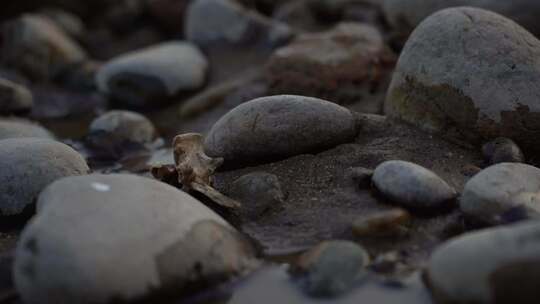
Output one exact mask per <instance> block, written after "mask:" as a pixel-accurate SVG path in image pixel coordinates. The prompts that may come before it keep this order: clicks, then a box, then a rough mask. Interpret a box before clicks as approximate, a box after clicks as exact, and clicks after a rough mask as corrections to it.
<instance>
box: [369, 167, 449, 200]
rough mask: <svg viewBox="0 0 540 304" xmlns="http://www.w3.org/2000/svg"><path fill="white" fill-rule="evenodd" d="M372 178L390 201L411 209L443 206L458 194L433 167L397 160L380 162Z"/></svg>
mask: <svg viewBox="0 0 540 304" xmlns="http://www.w3.org/2000/svg"><path fill="white" fill-rule="evenodd" d="M372 180H373V184H374V185H375V187H376V188H377V190H379V191H380V192H381V193H382V194H383V195H384V196H385V197H386V198H388V199H389V200H390V201H392V202H394V203H396V204H399V205H402V206H404V207H409V208H413V209H416V208H437V207H444V205H445V204H447V203H449V202H451V201H452V200H454V199H455V198H456V196H457V192H456V191H455V190H454V189H453V188H452V187H450V186H449V185H448V184H447V183H446V182H445V181H444V180H442V179H441V178H440V177H439V176H437V175H436V174H435V173H433V172H432V171H430V170H428V169H426V168H424V167H422V166H419V165H416V164H413V163H410V162H405V161H400V160H393V161H387V162H384V163H382V164H380V165H379V166H378V167H377V168H376V169H375V172H374V173H373V178H372Z"/></svg>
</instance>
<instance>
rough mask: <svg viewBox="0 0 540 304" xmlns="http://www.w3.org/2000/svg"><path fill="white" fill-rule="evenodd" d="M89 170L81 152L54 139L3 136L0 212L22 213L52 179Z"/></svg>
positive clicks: (0, 143) (1, 143) (0, 164)
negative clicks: (6, 137)
mask: <svg viewBox="0 0 540 304" xmlns="http://www.w3.org/2000/svg"><path fill="white" fill-rule="evenodd" d="M89 170H90V169H89V168H88V166H87V165H86V161H85V160H84V158H83V157H82V156H81V155H80V154H79V153H77V152H76V151H75V150H73V149H72V148H70V147H69V146H67V145H64V144H62V143H59V142H56V141H54V140H50V139H40V138H12V139H4V140H1V141H0V212H1V214H2V215H16V214H20V213H21V212H23V211H24V209H25V208H26V207H29V206H30V205H32V204H33V203H34V202H35V200H36V198H37V196H38V195H39V193H40V192H41V191H42V190H43V189H44V188H45V187H46V186H48V185H49V184H50V183H52V182H54V181H55V180H57V179H60V178H62V177H66V176H72V175H82V174H87V173H88V171H89Z"/></svg>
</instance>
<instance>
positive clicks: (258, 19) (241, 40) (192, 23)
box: [185, 0, 293, 48]
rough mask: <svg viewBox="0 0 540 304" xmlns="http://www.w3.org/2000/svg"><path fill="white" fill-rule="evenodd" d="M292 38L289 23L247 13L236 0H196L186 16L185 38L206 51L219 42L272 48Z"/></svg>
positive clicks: (253, 12) (251, 12)
mask: <svg viewBox="0 0 540 304" xmlns="http://www.w3.org/2000/svg"><path fill="white" fill-rule="evenodd" d="M292 35H293V33H292V31H291V29H289V27H288V26H287V25H286V24H284V23H279V22H275V21H273V20H271V19H269V18H267V17H265V16H263V15H261V14H258V13H256V12H255V11H251V10H247V9H245V8H244V7H243V6H242V5H240V4H239V3H238V2H237V1H234V0H194V1H192V2H191V4H190V5H189V7H188V10H187V13H186V22H185V36H186V37H187V39H188V40H189V41H192V42H194V43H196V44H197V45H199V46H201V47H203V48H204V47H209V46H212V45H214V44H216V43H218V44H223V43H225V44H229V45H246V44H254V43H255V44H257V43H262V44H263V45H266V46H270V47H272V46H275V45H280V44H283V43H284V42H286V41H288V40H290V38H291V37H292Z"/></svg>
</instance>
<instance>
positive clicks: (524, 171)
mask: <svg viewBox="0 0 540 304" xmlns="http://www.w3.org/2000/svg"><path fill="white" fill-rule="evenodd" d="M460 208H461V210H462V211H463V213H465V215H467V216H469V217H471V218H472V219H474V220H477V221H480V222H483V223H487V224H501V223H507V222H514V221H520V220H523V219H528V218H540V217H539V216H540V169H538V168H536V167H533V166H529V165H525V164H519V163H502V164H497V165H494V166H491V167H489V168H487V169H484V170H482V171H481V172H480V173H478V174H476V175H475V176H474V177H473V178H472V179H471V180H469V182H467V184H466V185H465V188H464V190H463V194H462V195H461V198H460Z"/></svg>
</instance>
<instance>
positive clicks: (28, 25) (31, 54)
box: [2, 14, 87, 80]
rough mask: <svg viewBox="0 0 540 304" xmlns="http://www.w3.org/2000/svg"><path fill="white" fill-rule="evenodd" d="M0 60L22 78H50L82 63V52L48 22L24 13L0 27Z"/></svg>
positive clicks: (57, 28) (42, 18)
mask: <svg viewBox="0 0 540 304" xmlns="http://www.w3.org/2000/svg"><path fill="white" fill-rule="evenodd" d="M2 34H3V40H4V43H3V45H4V48H3V52H2V58H3V60H4V62H5V63H6V64H7V65H10V66H14V67H16V68H18V69H19V70H21V71H22V72H24V73H25V74H26V75H28V76H30V77H32V78H34V79H38V80H42V79H54V78H56V77H59V76H61V75H62V73H65V72H66V71H67V70H69V69H70V68H72V67H73V66H76V65H78V64H81V63H83V62H84V61H86V59H87V54H86V52H85V51H84V50H83V49H82V47H81V46H80V45H78V44H77V42H76V41H74V40H73V39H71V38H70V37H69V36H68V35H67V34H66V33H65V32H64V31H63V30H62V29H61V28H60V27H59V26H58V25H57V24H55V23H54V22H53V21H52V20H51V19H49V18H47V17H45V16H41V15H36V14H25V15H22V16H21V17H18V18H16V19H13V20H10V21H8V22H6V23H5V24H4V26H3V27H2Z"/></svg>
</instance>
